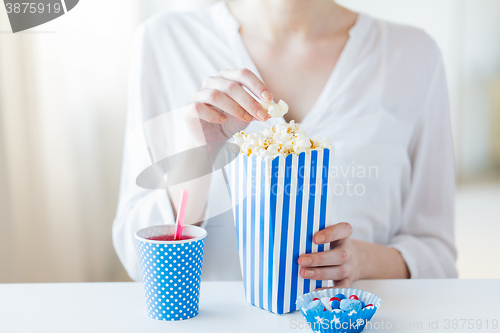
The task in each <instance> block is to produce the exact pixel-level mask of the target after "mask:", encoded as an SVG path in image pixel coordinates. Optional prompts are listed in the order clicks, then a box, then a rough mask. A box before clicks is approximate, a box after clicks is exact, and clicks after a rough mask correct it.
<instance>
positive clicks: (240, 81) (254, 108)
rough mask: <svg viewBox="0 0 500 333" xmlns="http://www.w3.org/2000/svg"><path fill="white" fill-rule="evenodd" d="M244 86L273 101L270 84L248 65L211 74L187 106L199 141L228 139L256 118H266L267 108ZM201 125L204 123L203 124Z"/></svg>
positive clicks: (186, 115)
mask: <svg viewBox="0 0 500 333" xmlns="http://www.w3.org/2000/svg"><path fill="white" fill-rule="evenodd" d="M243 86H245V87H246V88H247V89H248V90H250V91H251V92H252V93H254V94H255V96H257V97H259V98H260V99H261V100H262V101H263V102H270V101H271V100H272V99H273V95H272V94H271V92H270V91H269V89H268V88H267V86H266V85H265V84H264V83H263V82H262V81H261V80H260V79H259V78H258V77H257V76H256V75H255V74H254V73H252V72H251V71H250V70H248V69H245V68H243V69H225V70H222V71H221V72H220V73H219V74H218V75H217V76H215V77H208V78H206V79H205V81H204V82H203V86H202V88H201V89H200V90H199V91H197V92H196V93H195V94H194V96H193V101H192V102H191V103H189V104H188V105H187V106H186V107H185V113H184V119H185V121H186V123H187V124H188V126H189V129H190V131H191V134H192V135H193V137H194V139H195V140H196V141H197V142H206V143H207V144H208V145H210V144H211V143H214V142H225V141H227V139H229V138H230V137H231V136H232V135H233V134H234V133H236V132H239V131H241V130H243V129H244V128H245V127H247V125H248V123H249V122H250V121H252V120H253V119H257V120H260V121H266V120H267V119H269V115H268V114H267V111H266V110H264V109H263V108H262V106H261V105H260V104H259V103H258V102H257V101H256V100H255V99H253V98H252V96H250V94H249V93H247V92H246V91H245V90H244V89H243ZM200 125H201V127H200Z"/></svg>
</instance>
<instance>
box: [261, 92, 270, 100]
mask: <svg viewBox="0 0 500 333" xmlns="http://www.w3.org/2000/svg"><path fill="white" fill-rule="evenodd" d="M261 96H262V98H263V99H264V100H266V101H270V100H271V99H272V98H273V95H271V93H270V92H269V91H267V90H264V91H263V92H262V94H261Z"/></svg>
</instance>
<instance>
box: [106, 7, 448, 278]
mask: <svg viewBox="0 0 500 333" xmlns="http://www.w3.org/2000/svg"><path fill="white" fill-rule="evenodd" d="M238 29H239V24H238V22H237V21H236V19H235V18H234V17H233V16H232V15H231V13H230V11H229V10H228V8H227V6H226V4H225V3H224V2H219V3H216V4H215V5H212V6H209V7H206V8H203V9H201V10H196V11H191V12H184V13H164V14H160V15H157V16H155V17H153V18H151V19H149V20H148V21H147V22H145V23H143V24H142V25H141V26H140V27H139V29H138V31H137V35H136V42H135V46H134V55H133V57H132V65H131V77H130V93H129V109H128V118H127V130H126V138H125V145H124V151H123V166H122V175H121V187H120V198H119V204H118V210H117V215H116V219H115V221H114V224H113V242H114V246H115V249H116V252H117V254H118V256H119V258H120V260H121V262H122V263H123V265H124V267H125V268H126V270H127V272H128V273H129V275H130V277H131V278H132V279H134V280H140V279H141V273H140V263H139V254H138V248H137V244H136V240H135V238H134V233H135V232H136V231H137V230H138V229H140V228H142V227H146V226H150V225H156V224H162V223H175V221H174V214H173V211H172V207H171V204H170V201H169V200H168V198H167V194H166V193H167V192H166V191H165V190H162V189H158V190H152V189H144V188H141V187H139V186H138V185H137V183H136V181H137V177H138V175H139V174H140V173H141V172H142V171H143V170H144V169H146V168H148V166H150V165H151V164H152V162H157V161H160V160H162V159H164V158H165V157H168V156H171V155H173V154H175V153H178V152H180V151H182V150H183V149H186V147H185V146H184V142H186V140H185V137H186V135H188V134H187V133H188V130H187V128H186V127H185V124H184V123H183V122H182V120H181V119H180V117H179V114H180V108H181V107H183V106H184V105H186V104H187V103H189V102H190V101H191V98H192V96H193V93H194V92H195V91H197V90H199V89H200V88H201V85H202V82H203V80H204V79H205V78H206V77H207V76H215V75H217V73H218V72H219V71H220V70H222V69H229V68H248V69H250V70H252V71H253V72H254V73H256V74H257V76H259V77H261V76H260V74H259V71H258V69H257V68H256V66H255V64H254V63H253V61H252V59H251V57H250V56H249V53H248V51H247V49H246V48H245V45H244V43H243V41H242V39H241V37H240V35H239V32H238ZM349 34H350V38H349V40H348V42H347V44H346V46H345V48H344V50H343V51H342V54H341V56H340V58H339V60H338V62H337V65H336V66H335V69H334V70H333V72H332V73H331V75H330V77H329V79H328V81H327V83H326V85H325V87H324V89H323V91H322V92H321V94H320V96H319V98H318V99H317V101H316V102H315V104H314V106H313V107H312V108H311V110H310V111H309V112H308V114H307V115H306V117H305V118H304V119H303V121H302V123H301V125H302V126H303V127H304V129H305V130H306V131H307V132H308V133H310V134H311V135H312V136H314V137H323V136H327V137H329V138H330V139H331V140H332V142H333V144H334V146H335V155H334V168H335V171H336V173H335V176H334V178H333V183H332V186H334V191H333V192H334V196H333V200H332V205H333V209H332V213H331V214H330V215H329V216H328V220H329V221H328V222H329V223H336V222H340V221H346V222H349V223H350V224H351V225H352V226H353V229H354V232H353V235H352V237H353V238H355V239H360V240H364V241H368V242H375V243H379V244H384V245H387V246H390V247H393V248H395V249H397V250H398V251H400V252H401V254H402V256H403V258H404V260H405V261H406V263H407V265H408V268H409V270H410V273H411V277H412V278H445V277H456V276H457V272H456V269H455V261H456V250H455V247H454V235H453V234H454V226H453V225H454V216H453V210H454V184H455V172H454V171H455V170H454V156H453V144H452V137H451V129H450V115H449V105H448V93H447V87H446V81H445V73H444V68H443V63H442V57H441V54H440V51H439V49H438V47H437V46H436V44H435V42H434V41H433V40H432V39H431V38H430V37H429V36H428V35H427V34H426V33H424V32H423V31H422V30H420V29H417V28H413V27H409V26H404V25H399V24H394V23H389V22H386V21H382V20H378V19H374V18H372V17H370V16H368V15H365V14H360V15H359V17H358V20H357V22H356V24H355V25H354V27H353V28H352V29H351V30H350V33H349ZM290 70H293V69H290ZM279 122H284V119H283V118H277V119H274V118H273V119H271V120H269V121H267V122H266V123H261V122H256V121H253V122H251V123H250V125H249V126H248V128H247V129H246V130H245V131H246V132H254V131H258V130H260V129H262V128H264V127H270V126H272V125H273V124H275V123H279ZM208 200H209V201H208V206H207V212H206V221H205V222H204V226H205V227H206V228H207V230H208V233H209V236H208V237H207V239H206V245H205V260H204V265H203V278H204V279H216V280H232V279H239V278H241V273H240V268H239V265H238V250H237V246H236V235H235V231H234V225H233V218H232V213H231V211H230V209H231V202H230V198H229V195H228V193H227V187H226V186H225V183H224V178H223V177H222V175H221V171H220V170H218V171H214V173H213V174H212V177H211V182H210V189H209V199H208Z"/></svg>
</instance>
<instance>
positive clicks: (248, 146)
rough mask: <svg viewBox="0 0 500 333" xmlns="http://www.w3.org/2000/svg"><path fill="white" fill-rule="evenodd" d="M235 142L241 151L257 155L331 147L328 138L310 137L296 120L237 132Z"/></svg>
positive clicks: (283, 153) (294, 152) (306, 151)
mask: <svg viewBox="0 0 500 333" xmlns="http://www.w3.org/2000/svg"><path fill="white" fill-rule="evenodd" d="M233 137H234V143H235V144H237V145H238V146H239V148H240V153H244V154H246V155H247V156H250V155H252V154H253V155H254V156H255V157H259V156H260V157H262V158H266V157H273V158H274V157H277V156H286V155H288V154H296V155H298V154H300V153H303V152H304V153H310V152H311V151H312V150H321V149H325V148H326V149H331V147H332V143H331V142H330V140H329V139H328V138H321V139H318V138H313V139H310V138H309V137H308V136H307V133H306V132H305V131H304V129H303V128H302V127H300V126H299V125H298V124H296V123H295V121H294V120H292V121H290V123H288V124H277V125H274V126H273V127H270V128H266V129H263V130H262V131H260V132H257V133H252V134H246V133H245V132H243V131H242V132H239V133H236V134H235V135H234V136H233Z"/></svg>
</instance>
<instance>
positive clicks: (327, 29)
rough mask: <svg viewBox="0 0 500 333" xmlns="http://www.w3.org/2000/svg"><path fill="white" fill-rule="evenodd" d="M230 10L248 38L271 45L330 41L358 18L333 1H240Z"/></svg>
mask: <svg viewBox="0 0 500 333" xmlns="http://www.w3.org/2000/svg"><path fill="white" fill-rule="evenodd" d="M228 6H229V9H230V10H231V12H232V13H233V15H234V16H235V17H236V18H237V20H238V21H239V22H240V24H241V29H244V30H245V34H247V35H254V36H259V38H260V39H265V40H268V41H269V42H280V41H284V40H286V39H289V38H294V39H296V38H300V39H314V38H324V37H326V38H328V37H329V36H331V35H334V34H336V33H337V32H338V31H341V30H343V29H345V25H346V24H348V22H350V21H352V15H354V16H355V15H356V14H355V13H353V12H351V11H349V10H348V9H346V8H344V7H341V6H339V5H338V4H337V3H335V2H334V1H333V0H237V1H233V2H230V3H229V4H228Z"/></svg>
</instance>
